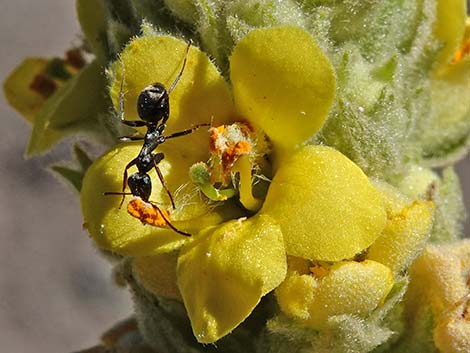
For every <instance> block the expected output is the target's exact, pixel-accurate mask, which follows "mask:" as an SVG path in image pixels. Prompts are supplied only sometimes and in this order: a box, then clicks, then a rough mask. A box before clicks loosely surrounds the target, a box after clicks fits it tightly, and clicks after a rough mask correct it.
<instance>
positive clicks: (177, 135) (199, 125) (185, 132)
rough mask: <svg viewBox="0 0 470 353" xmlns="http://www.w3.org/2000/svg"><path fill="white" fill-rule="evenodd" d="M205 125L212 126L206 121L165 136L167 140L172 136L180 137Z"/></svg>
mask: <svg viewBox="0 0 470 353" xmlns="http://www.w3.org/2000/svg"><path fill="white" fill-rule="evenodd" d="M203 126H210V124H207V123H204V124H198V125H196V126H194V127H192V128H190V129H186V130H183V131H179V132H175V133H174V134H171V135H168V136H165V140H168V139H172V138H175V137H180V136H184V135H188V134H190V133H192V132H194V131H196V130H198V129H199V128H201V127H203Z"/></svg>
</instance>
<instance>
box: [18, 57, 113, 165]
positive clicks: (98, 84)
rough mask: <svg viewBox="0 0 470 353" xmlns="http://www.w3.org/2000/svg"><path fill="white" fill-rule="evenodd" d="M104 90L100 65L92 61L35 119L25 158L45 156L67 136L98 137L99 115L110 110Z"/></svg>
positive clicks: (50, 99)
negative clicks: (78, 134)
mask: <svg viewBox="0 0 470 353" xmlns="http://www.w3.org/2000/svg"><path fill="white" fill-rule="evenodd" d="M105 89H106V79H105V76H104V73H103V68H102V63H101V62H100V61H98V60H95V61H93V62H92V63H90V64H89V65H88V66H86V67H85V68H83V69H82V70H81V71H80V72H79V73H78V74H77V75H75V76H74V77H73V78H72V79H70V80H69V81H68V82H67V83H65V84H64V86H62V87H61V88H60V89H59V90H58V91H57V92H56V93H54V95H52V96H51V97H50V98H49V99H48V100H47V101H46V103H45V104H44V107H43V108H42V110H41V111H40V112H39V113H38V115H37V117H36V121H35V124H34V127H33V132H32V135H31V138H30V140H29V145H28V148H27V151H26V154H27V156H33V155H36V154H40V153H42V152H45V151H46V150H48V149H49V148H51V147H52V146H53V145H54V144H55V143H57V141H59V140H60V139H61V138H62V137H64V136H65V135H67V134H70V133H76V132H78V131H87V132H92V133H95V134H96V133H98V134H99V132H100V131H99V129H100V122H99V119H98V115H99V114H103V113H107V111H108V109H109V108H108V107H109V106H110V103H109V100H108V99H107V98H106V97H105V95H104V93H105Z"/></svg>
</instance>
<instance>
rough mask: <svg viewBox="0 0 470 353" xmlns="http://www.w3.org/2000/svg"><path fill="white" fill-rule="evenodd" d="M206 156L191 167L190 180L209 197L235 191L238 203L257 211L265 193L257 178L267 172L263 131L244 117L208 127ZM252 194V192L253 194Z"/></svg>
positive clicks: (226, 195) (222, 196) (262, 178)
mask: <svg viewBox="0 0 470 353" xmlns="http://www.w3.org/2000/svg"><path fill="white" fill-rule="evenodd" d="M209 135H210V137H209V151H210V158H209V161H208V162H207V163H201V162H199V163H196V164H194V165H193V166H192V167H191V170H190V175H191V179H192V181H193V182H194V183H195V184H196V185H198V187H199V188H200V190H201V191H202V192H203V193H204V194H205V195H206V196H207V197H208V198H209V199H211V200H213V201H224V200H226V199H227V198H230V197H233V196H235V195H237V194H238V195H239V198H240V202H241V203H242V205H243V206H244V207H245V208H246V209H248V210H250V211H257V210H258V209H259V208H260V207H261V204H262V199H263V198H264V195H265V194H266V189H267V188H266V187H264V189H265V190H264V191H263V187H260V186H261V185H260V184H262V183H260V181H267V180H268V178H267V177H266V176H265V175H266V174H269V172H270V165H269V163H267V161H266V158H265V157H266V156H267V155H268V153H269V152H270V148H269V144H268V142H267V140H266V137H265V135H264V133H262V132H260V131H258V130H256V129H254V128H253V127H252V126H251V125H249V124H248V123H247V122H245V121H240V122H235V123H233V124H230V125H221V126H218V127H213V128H211V129H210V130H209ZM254 194H256V196H254Z"/></svg>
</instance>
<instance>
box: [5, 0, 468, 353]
mask: <svg viewBox="0 0 470 353" xmlns="http://www.w3.org/2000/svg"><path fill="white" fill-rule="evenodd" d="M74 3H75V2H74V0H41V1H31V0H16V1H14V2H13V1H3V2H2V4H1V5H0V17H1V20H0V48H1V50H0V81H2V82H3V81H4V79H5V78H6V76H7V75H8V73H9V72H10V71H11V70H12V69H13V68H14V67H15V66H16V65H17V64H18V63H19V62H20V61H21V60H22V59H23V58H25V57H27V56H43V57H49V56H62V54H63V52H64V50H65V49H66V48H69V47H71V46H72V44H73V43H77V38H78V35H79V33H80V32H79V26H78V23H77V20H76V18H75V5H74ZM0 117H1V136H0V150H1V154H0V342H1V343H0V349H1V351H2V352H14V353H21V352H33V351H34V352H72V351H75V350H78V349H80V348H86V347H90V346H92V345H94V344H96V343H97V342H98V338H99V335H100V334H101V332H102V331H103V330H105V329H107V328H108V327H110V326H111V325H112V324H113V323H114V322H115V321H117V320H119V319H123V318H125V317H126V316H128V315H129V314H130V313H131V311H132V310H131V309H132V304H131V302H130V299H129V295H128V293H127V292H126V291H125V290H122V289H118V288H116V287H115V286H114V285H113V284H112V281H111V267H110V266H109V265H108V264H107V262H106V261H105V260H104V259H103V258H102V257H100V256H98V254H97V251H96V249H94V248H93V247H92V243H91V241H90V240H89V238H88V236H87V234H86V233H85V232H84V231H83V230H82V219H81V214H80V205H79V201H78V195H76V194H75V193H74V192H73V191H72V189H71V188H69V187H68V186H66V185H64V184H62V183H61V182H59V181H58V180H57V179H55V178H54V177H53V176H52V174H50V173H49V172H47V171H46V170H45V168H44V166H45V165H47V164H49V163H50V162H51V161H57V160H64V159H66V160H68V159H70V150H69V147H68V145H67V144H61V145H59V146H58V148H56V149H55V150H54V153H52V154H51V155H50V156H48V157H47V158H38V159H33V160H27V161H26V160H24V159H23V154H24V150H25V146H26V144H27V141H28V136H29V133H30V126H29V125H28V123H27V122H26V121H24V120H22V119H21V118H20V117H19V116H18V115H17V114H16V113H15V112H13V111H12V110H11V109H10V108H9V107H8V106H7V104H6V102H5V99H4V97H3V95H1V98H0ZM458 169H459V173H460V175H461V177H462V186H463V189H464V192H465V198H466V200H467V201H469V200H470V182H469V181H468V180H469V177H470V159H469V158H467V159H465V160H464V161H462V162H460V163H459V165H458ZM467 207H468V209H470V202H467ZM466 229H467V233H466V234H468V233H469V232H470V227H468V222H467V227H466Z"/></svg>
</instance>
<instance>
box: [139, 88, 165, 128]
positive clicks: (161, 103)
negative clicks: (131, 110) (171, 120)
mask: <svg viewBox="0 0 470 353" xmlns="http://www.w3.org/2000/svg"><path fill="white" fill-rule="evenodd" d="M137 112H138V113H139V117H140V118H141V119H142V120H144V121H148V122H151V123H158V122H159V121H160V120H162V119H163V121H162V123H163V124H164V123H165V122H166V121H167V120H168V116H169V115H170V101H169V97H168V92H167V90H166V88H165V86H163V85H162V84H161V83H154V84H152V85H150V86H147V87H145V88H144V89H143V90H142V92H140V94H139V98H138V99H137Z"/></svg>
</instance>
